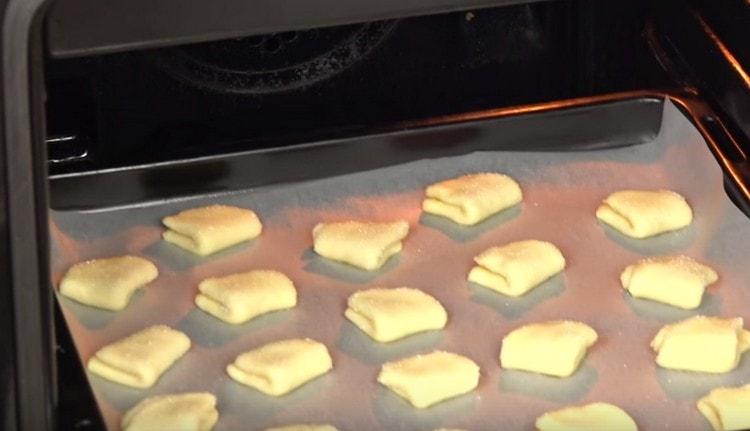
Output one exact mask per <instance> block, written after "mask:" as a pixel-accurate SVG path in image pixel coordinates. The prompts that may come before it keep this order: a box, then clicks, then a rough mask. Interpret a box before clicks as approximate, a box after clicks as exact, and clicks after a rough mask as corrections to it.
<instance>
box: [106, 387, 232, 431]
mask: <svg viewBox="0 0 750 431" xmlns="http://www.w3.org/2000/svg"><path fill="white" fill-rule="evenodd" d="M218 420H219V412H218V410H216V397H215V396H213V395H212V394H209V393H205V392H194V393H185V394H174V395H160V396H154V397H149V398H146V399H145V400H143V401H141V402H139V403H138V404H136V405H135V407H133V408H132V409H130V410H128V411H127V412H126V413H125V415H124V416H123V417H122V424H121V425H122V430H123V431H167V430H168V431H210V430H211V429H213V427H214V425H216V422H217V421H218Z"/></svg>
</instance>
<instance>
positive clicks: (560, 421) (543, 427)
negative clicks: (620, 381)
mask: <svg viewBox="0 0 750 431" xmlns="http://www.w3.org/2000/svg"><path fill="white" fill-rule="evenodd" d="M536 427H537V429H538V430H539V431H637V430H638V426H637V425H636V424H635V421H634V420H633V418H631V417H630V415H628V414H627V413H626V412H625V410H623V409H621V408H619V407H617V406H613V405H612V404H607V403H592V404H587V405H584V406H576V407H566V408H563V409H560V410H555V411H552V412H547V413H545V414H543V415H542V416H539V418H537V420H536Z"/></svg>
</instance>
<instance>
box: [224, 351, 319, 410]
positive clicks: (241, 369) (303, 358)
mask: <svg viewBox="0 0 750 431" xmlns="http://www.w3.org/2000/svg"><path fill="white" fill-rule="evenodd" d="M332 368H333V360H332V359H331V355H330V354H329V353H328V349H327V348H326V346H325V345H324V344H322V343H319V342H317V341H315V340H311V339H309V338H304V339H289V340H282V341H275V342H272V343H268V344H266V345H264V346H261V347H259V348H257V349H254V350H251V351H249V352H246V353H243V354H241V355H239V356H237V359H235V360H234V363H232V364H229V365H228V366H227V373H228V374H229V376H230V377H232V378H233V379H234V380H236V381H238V382H240V383H243V384H245V385H247V386H250V387H252V388H255V389H257V390H259V391H261V392H263V393H265V394H268V395H273V396H281V395H284V394H286V393H288V392H291V391H293V390H294V389H296V388H298V387H300V386H302V385H304V384H305V383H307V382H309V381H310V380H312V379H314V378H316V377H318V376H321V375H323V374H325V373H327V372H328V371H330V370H331V369H332Z"/></svg>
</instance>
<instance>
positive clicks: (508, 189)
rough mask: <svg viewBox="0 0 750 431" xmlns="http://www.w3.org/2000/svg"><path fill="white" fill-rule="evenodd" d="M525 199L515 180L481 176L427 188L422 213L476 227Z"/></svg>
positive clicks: (506, 177) (505, 176)
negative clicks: (475, 225)
mask: <svg viewBox="0 0 750 431" xmlns="http://www.w3.org/2000/svg"><path fill="white" fill-rule="evenodd" d="M522 199H523V194H522V193H521V187H520V186H519V185H518V183H517V182H516V181H515V180H513V178H511V177H509V176H507V175H503V174H498V173H479V174H470V175H464V176H462V177H458V178H453V179H450V180H445V181H441V182H439V183H436V184H433V185H431V186H429V187H427V190H426V192H425V199H424V201H423V202H422V209H423V210H424V211H425V212H427V213H430V214H435V215H439V216H443V217H447V218H449V219H451V220H453V221H454V222H456V223H459V224H462V225H473V224H477V223H479V222H480V221H482V220H484V219H486V218H487V217H489V216H491V215H493V214H496V213H498V212H500V211H502V210H504V209H506V208H510V207H512V206H513V205H516V204H518V203H519V202H521V200H522Z"/></svg>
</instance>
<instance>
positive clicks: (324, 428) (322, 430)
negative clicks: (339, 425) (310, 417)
mask: <svg viewBox="0 0 750 431" xmlns="http://www.w3.org/2000/svg"><path fill="white" fill-rule="evenodd" d="M266 431H338V429H336V427H335V426H333V425H287V426H285V427H276V428H266Z"/></svg>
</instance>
